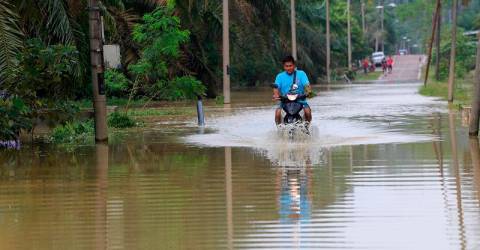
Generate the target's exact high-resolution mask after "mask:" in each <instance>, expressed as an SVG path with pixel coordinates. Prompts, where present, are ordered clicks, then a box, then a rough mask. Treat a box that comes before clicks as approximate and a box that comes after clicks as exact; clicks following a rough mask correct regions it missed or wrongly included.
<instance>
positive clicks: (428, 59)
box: [423, 0, 440, 86]
mask: <svg viewBox="0 0 480 250" xmlns="http://www.w3.org/2000/svg"><path fill="white" fill-rule="evenodd" d="M439 10H440V0H437V6H436V7H435V15H434V17H433V21H432V35H431V36H430V41H429V45H428V54H427V68H426V69H425V80H424V82H423V85H424V86H427V82H428V73H429V72H430V63H431V62H432V47H433V39H434V38H435V31H436V29H437V22H436V20H437V18H438V13H439Z"/></svg>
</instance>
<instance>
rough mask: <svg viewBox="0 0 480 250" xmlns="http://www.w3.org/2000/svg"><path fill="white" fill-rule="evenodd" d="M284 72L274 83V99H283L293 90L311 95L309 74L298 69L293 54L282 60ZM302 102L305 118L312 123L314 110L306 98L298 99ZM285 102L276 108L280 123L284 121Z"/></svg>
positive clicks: (277, 120) (299, 93)
mask: <svg viewBox="0 0 480 250" xmlns="http://www.w3.org/2000/svg"><path fill="white" fill-rule="evenodd" d="M282 63H283V69H284V72H282V73H280V74H278V75H277V78H276V79H275V84H273V99H274V100H281V97H284V96H286V95H287V94H289V93H291V92H292V91H293V92H295V93H296V94H298V95H307V96H309V95H310V94H311V92H312V90H311V86H310V81H309V80H308V77H307V74H306V73H305V72H304V71H302V70H298V69H296V66H295V59H294V58H293V57H292V56H287V57H285V58H284V59H283V60H282ZM297 102H298V103H300V104H302V106H303V111H304V113H305V120H306V121H307V122H308V123H310V122H311V121H312V110H311V109H310V106H309V105H308V103H307V101H306V100H297ZM283 105H284V104H283V102H280V104H279V107H278V108H277V110H275V123H276V124H277V125H279V124H280V123H282V109H283Z"/></svg>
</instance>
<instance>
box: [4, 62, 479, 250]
mask: <svg viewBox="0 0 480 250" xmlns="http://www.w3.org/2000/svg"><path fill="white" fill-rule="evenodd" d="M413 71H415V70H410V71H408V72H413ZM400 82H401V83H400ZM418 87H419V83H416V80H413V81H411V82H409V83H405V82H404V81H403V80H402V81H398V82H396V81H392V82H377V83H372V84H364V85H355V84H354V85H348V86H339V87H335V88H334V87H332V88H331V90H329V91H325V90H321V91H320V94H319V96H318V97H315V98H314V99H312V100H310V103H311V106H312V108H313V110H314V117H315V118H314V126H315V127H316V130H315V131H316V132H315V134H314V137H313V138H311V139H305V140H300V141H295V142H291V141H288V140H282V138H278V137H276V133H275V126H274V125H273V109H274V104H273V103H271V102H270V101H269V98H270V96H271V94H270V92H269V91H262V90H255V91H246V92H245V91H244V92H235V93H233V94H234V95H233V100H234V101H235V103H233V104H232V106H231V107H225V108H224V107H209V108H208V110H207V111H208V120H207V123H208V126H207V127H206V128H205V129H198V128H197V127H195V126H194V121H192V122H190V123H185V122H182V121H175V120H173V121H170V122H168V123H166V122H162V123H158V124H153V125H152V124H149V126H147V127H146V128H145V129H141V130H138V131H135V130H134V131H131V132H129V133H127V134H122V136H121V137H119V139H118V138H117V137H115V136H113V137H112V139H111V144H110V145H102V144H99V145H96V146H83V147H51V146H48V145H36V144H35V145H31V146H27V147H25V148H23V149H22V150H20V151H2V152H0V246H1V247H0V248H1V249H308V248H310V249H379V250H384V249H401V250H404V249H422V250H424V249H448V250H451V249H480V234H479V233H478V232H480V148H479V143H478V140H476V139H474V140H469V139H468V137H467V136H466V134H467V133H466V129H465V128H464V127H462V124H461V119H459V117H458V115H457V114H456V113H455V112H450V113H449V112H448V110H447V106H446V104H445V103H444V102H441V101H438V100H435V99H432V98H426V97H422V96H420V95H418V94H417V93H416V92H417V89H418ZM150 125H151V126H150Z"/></svg>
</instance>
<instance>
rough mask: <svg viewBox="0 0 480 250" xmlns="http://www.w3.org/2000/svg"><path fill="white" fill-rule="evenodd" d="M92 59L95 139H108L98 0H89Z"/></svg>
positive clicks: (100, 19)
mask: <svg viewBox="0 0 480 250" xmlns="http://www.w3.org/2000/svg"><path fill="white" fill-rule="evenodd" d="M89 25H90V60H91V70H92V84H93V86H92V89H93V108H94V111H95V140H96V141H107V140H108V128H107V97H106V96H105V80H104V74H103V73H104V71H105V69H104V63H103V39H102V17H101V14H100V8H99V6H98V0H89Z"/></svg>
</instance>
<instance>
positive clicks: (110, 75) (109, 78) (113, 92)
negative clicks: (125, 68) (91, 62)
mask: <svg viewBox="0 0 480 250" xmlns="http://www.w3.org/2000/svg"><path fill="white" fill-rule="evenodd" d="M105 85H106V88H107V95H108V96H115V97H122V96H125V95H126V92H127V90H128V86H129V85H130V80H128V78H127V77H126V76H125V75H124V74H123V73H122V72H120V71H118V70H114V69H109V70H107V71H105Z"/></svg>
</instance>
